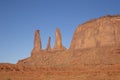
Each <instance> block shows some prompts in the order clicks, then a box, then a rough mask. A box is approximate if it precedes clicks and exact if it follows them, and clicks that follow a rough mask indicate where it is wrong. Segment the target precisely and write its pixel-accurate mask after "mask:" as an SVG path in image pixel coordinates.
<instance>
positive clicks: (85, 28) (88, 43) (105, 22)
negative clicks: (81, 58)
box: [70, 15, 120, 49]
mask: <svg viewBox="0 0 120 80" xmlns="http://www.w3.org/2000/svg"><path fill="white" fill-rule="evenodd" d="M118 45H120V15H117V16H104V17H100V18H98V19H93V20H90V21H88V22H86V23H84V24H82V25H79V26H78V28H77V29H76V30H75V32H74V35H73V39H72V42H71V45H70V49H85V48H92V47H102V46H118Z"/></svg>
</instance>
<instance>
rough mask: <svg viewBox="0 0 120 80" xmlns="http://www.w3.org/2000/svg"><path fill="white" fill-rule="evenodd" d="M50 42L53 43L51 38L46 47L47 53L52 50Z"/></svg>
mask: <svg viewBox="0 0 120 80" xmlns="http://www.w3.org/2000/svg"><path fill="white" fill-rule="evenodd" d="M50 41H51V37H49V38H48V44H47V47H46V50H47V51H48V50H51V46H50Z"/></svg>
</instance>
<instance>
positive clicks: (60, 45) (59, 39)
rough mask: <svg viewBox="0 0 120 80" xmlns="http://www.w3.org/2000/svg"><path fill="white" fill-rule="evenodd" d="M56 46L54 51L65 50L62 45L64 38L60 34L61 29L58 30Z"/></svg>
mask: <svg viewBox="0 0 120 80" xmlns="http://www.w3.org/2000/svg"><path fill="white" fill-rule="evenodd" d="M55 37H56V39H55V45H54V48H53V49H54V50H63V49H65V47H64V46H63V45H62V37H61V33H60V29H58V28H57V29H56V34H55Z"/></svg>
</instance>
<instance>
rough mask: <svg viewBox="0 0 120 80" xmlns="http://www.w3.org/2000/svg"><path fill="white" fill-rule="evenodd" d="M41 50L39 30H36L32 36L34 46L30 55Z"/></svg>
mask: <svg viewBox="0 0 120 80" xmlns="http://www.w3.org/2000/svg"><path fill="white" fill-rule="evenodd" d="M41 50H42V44H41V39H40V32H39V30H36V31H35V36H34V48H33V50H32V52H31V54H32V56H33V55H35V54H36V53H39V52H40V51H41Z"/></svg>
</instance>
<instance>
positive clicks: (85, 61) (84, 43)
mask: <svg viewBox="0 0 120 80" xmlns="http://www.w3.org/2000/svg"><path fill="white" fill-rule="evenodd" d="M50 40H51V38H50V37H49V39H48V45H47V48H46V49H45V50H42V47H41V40H40V35H39V30H36V31H35V40H34V48H33V50H32V55H31V57H28V58H26V59H23V60H20V61H18V63H17V64H19V65H25V66H31V65H32V66H45V67H46V66H47V67H48V66H49V67H51V66H52V67H53V66H77V67H80V66H81V65H87V66H88V65H90V66H95V65H113V64H120V15H118V16H104V17H101V18H98V19H94V20H90V21H88V22H86V23H84V24H82V25H80V26H78V28H77V29H76V31H75V33H74V35H73V39H72V42H71V45H70V49H68V50H67V49H65V47H64V46H63V45H62V37H61V33H60V30H59V29H58V28H57V29H56V40H55V45H54V47H53V49H51V47H50ZM38 53H39V54H38Z"/></svg>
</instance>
